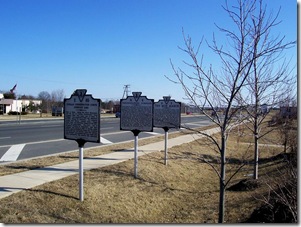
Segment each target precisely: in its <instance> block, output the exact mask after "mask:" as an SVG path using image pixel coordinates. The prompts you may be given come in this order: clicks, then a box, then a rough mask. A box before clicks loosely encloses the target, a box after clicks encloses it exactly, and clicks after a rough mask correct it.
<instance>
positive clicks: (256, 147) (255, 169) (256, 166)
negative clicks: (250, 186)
mask: <svg viewBox="0 0 301 227" xmlns="http://www.w3.org/2000/svg"><path fill="white" fill-rule="evenodd" d="M254 146H255V148H254V173H253V179H255V180H257V179H258V132H256V133H255V137H254Z"/></svg>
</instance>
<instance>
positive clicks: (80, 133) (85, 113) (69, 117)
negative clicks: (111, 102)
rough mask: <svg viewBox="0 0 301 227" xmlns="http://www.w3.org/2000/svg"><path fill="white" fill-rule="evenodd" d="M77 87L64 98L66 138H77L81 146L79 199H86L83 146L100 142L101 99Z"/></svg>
mask: <svg viewBox="0 0 301 227" xmlns="http://www.w3.org/2000/svg"><path fill="white" fill-rule="evenodd" d="M86 93H87V90H86V89H77V90H76V91H74V93H73V94H72V95H71V97H70V98H69V99H64V111H65V112H64V139H69V140H76V142H77V143H78V147H79V199H80V201H83V200H84V194H83V191H84V168H83V159H84V158H83V157H84V155H83V147H84V144H85V143H86V142H95V143H100V99H94V98H93V97H92V95H87V94H86Z"/></svg>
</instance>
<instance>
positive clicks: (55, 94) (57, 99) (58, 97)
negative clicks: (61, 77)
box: [51, 89, 65, 106]
mask: <svg viewBox="0 0 301 227" xmlns="http://www.w3.org/2000/svg"><path fill="white" fill-rule="evenodd" d="M64 98H65V93H64V90H63V89H57V90H54V91H52V92H51V101H52V105H57V106H63V101H64Z"/></svg>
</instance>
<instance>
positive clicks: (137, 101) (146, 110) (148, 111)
mask: <svg viewBox="0 0 301 227" xmlns="http://www.w3.org/2000/svg"><path fill="white" fill-rule="evenodd" d="M132 94H133V96H128V97H127V98H126V99H121V100H120V130H127V131H148V132H152V131H153V103H154V100H153V99H148V98H147V97H146V96H141V92H133V93H132Z"/></svg>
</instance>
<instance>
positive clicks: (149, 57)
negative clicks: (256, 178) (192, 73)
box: [0, 0, 297, 102]
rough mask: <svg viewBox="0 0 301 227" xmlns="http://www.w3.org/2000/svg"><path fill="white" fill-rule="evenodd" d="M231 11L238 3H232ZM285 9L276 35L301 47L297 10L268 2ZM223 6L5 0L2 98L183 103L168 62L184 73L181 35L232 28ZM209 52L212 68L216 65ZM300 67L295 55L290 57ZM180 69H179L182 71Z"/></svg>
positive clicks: (1, 12)
mask: <svg viewBox="0 0 301 227" xmlns="http://www.w3.org/2000/svg"><path fill="white" fill-rule="evenodd" d="M229 2H230V3H234V2H236V0H230V1H229ZM266 2H268V10H272V11H274V13H276V11H277V10H278V9H279V7H280V6H281V13H280V16H279V20H281V21H282V23H281V24H280V25H279V26H277V27H276V28H275V32H276V33H280V34H281V35H285V36H286V40H287V41H292V40H296V39H297V2H296V1H294V0H266ZM223 3H224V1H222V0H0V66H1V67H0V90H2V91H9V90H10V89H11V88H12V87H13V86H14V85H15V84H17V89H16V93H17V95H23V94H25V95H33V96H37V95H38V94H39V92H41V91H48V92H49V93H51V92H52V91H54V90H57V89H63V90H64V92H65V95H66V97H70V95H71V94H72V92H73V91H74V90H75V89H79V88H83V89H87V93H88V94H92V95H93V97H94V98H100V99H102V100H107V99H120V98H122V95H123V88H124V85H126V84H130V88H129V90H130V91H131V92H133V91H141V92H142V95H146V96H147V97H148V98H152V99H155V101H156V100H158V99H162V97H163V96H166V95H171V98H172V99H176V100H177V101H181V102H182V101H183V99H182V98H183V97H184V96H185V94H184V92H183V91H182V89H181V87H179V86H177V85H175V84H173V83H171V82H170V81H169V80H167V79H166V78H165V76H164V75H167V76H172V75H173V71H172V68H171V65H170V59H172V61H173V62H174V63H175V64H177V66H180V64H181V61H182V59H183V53H182V52H181V51H180V50H179V49H178V46H183V38H182V28H183V29H184V30H185V33H187V34H189V35H190V36H191V37H192V38H193V41H194V42H195V43H196V44H197V43H198V42H199V41H200V40H201V38H202V37H203V36H204V37H205V38H206V39H208V40H211V38H212V34H213V32H214V33H215V34H216V36H217V38H220V41H222V39H221V37H219V36H218V35H219V33H218V32H217V28H216V27H215V26H214V23H217V24H218V25H223V26H224V27H229V28H231V26H232V24H230V23H228V21H230V20H229V17H228V15H227V14H226V13H225V12H224V10H223V9H222V7H221V6H222V4H223ZM206 51H207V50H204V55H205V57H206V62H208V63H214V62H215V60H216V57H214V56H213V55H212V54H210V53H207V52H206ZM288 54H289V56H288V57H293V61H294V62H295V63H296V60H297V52H296V49H294V50H290V51H289V52H288ZM178 64H179V65H178Z"/></svg>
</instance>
